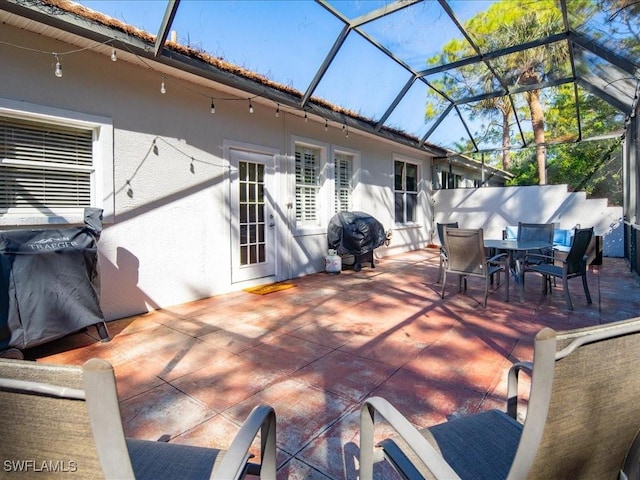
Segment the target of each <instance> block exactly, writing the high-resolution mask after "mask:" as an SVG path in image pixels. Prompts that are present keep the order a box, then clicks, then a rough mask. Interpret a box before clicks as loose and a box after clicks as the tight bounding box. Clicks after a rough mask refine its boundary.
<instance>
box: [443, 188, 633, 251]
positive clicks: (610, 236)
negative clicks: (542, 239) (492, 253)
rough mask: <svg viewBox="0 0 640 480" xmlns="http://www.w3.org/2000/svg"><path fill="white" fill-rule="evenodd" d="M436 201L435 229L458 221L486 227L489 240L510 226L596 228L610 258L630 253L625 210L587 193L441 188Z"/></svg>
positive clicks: (515, 189)
mask: <svg viewBox="0 0 640 480" xmlns="http://www.w3.org/2000/svg"><path fill="white" fill-rule="evenodd" d="M433 202H434V210H435V214H434V225H435V223H446V222H455V221H457V222H458V223H459V224H460V226H465V227H468V228H483V229H484V236H485V238H501V237H502V230H503V229H504V228H505V226H507V225H517V224H518V222H519V221H520V222H527V223H556V224H558V225H559V228H563V229H571V228H574V227H576V226H577V225H579V226H580V227H583V228H585V227H594V231H595V234H596V235H601V236H602V237H603V245H604V251H603V254H604V255H605V256H610V257H622V256H623V255H624V248H623V247H624V246H623V224H622V207H609V206H607V200H606V199H587V198H586V195H585V193H584V192H568V190H567V185H544V186H528V187H501V188H497V187H489V188H475V189H456V190H438V191H436V192H435V193H434V195H433ZM434 242H436V243H437V235H436V236H435V237H434Z"/></svg>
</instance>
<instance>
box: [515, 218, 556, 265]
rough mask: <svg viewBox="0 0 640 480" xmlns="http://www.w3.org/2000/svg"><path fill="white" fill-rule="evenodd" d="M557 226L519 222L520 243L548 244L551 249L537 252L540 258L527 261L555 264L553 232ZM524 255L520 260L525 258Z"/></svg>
mask: <svg viewBox="0 0 640 480" xmlns="http://www.w3.org/2000/svg"><path fill="white" fill-rule="evenodd" d="M554 229H555V225H554V224H553V223H523V222H518V237H517V239H518V241H519V242H548V243H549V245H551V246H550V247H549V248H544V249H540V250H536V251H535V252H532V253H535V254H538V255H540V256H539V257H532V258H530V259H528V260H527V261H530V262H536V263H553V232H554ZM524 256H525V255H524V254H523V255H522V257H521V258H520V260H521V259H523V258H524Z"/></svg>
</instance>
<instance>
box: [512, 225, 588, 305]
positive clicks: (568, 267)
mask: <svg viewBox="0 0 640 480" xmlns="http://www.w3.org/2000/svg"><path fill="white" fill-rule="evenodd" d="M592 237H593V227H591V228H577V229H576V230H575V234H574V236H573V242H572V244H571V249H570V250H569V253H568V254H567V256H566V258H565V259H563V260H562V265H556V264H555V263H537V264H536V260H538V259H540V258H542V259H546V260H549V261H550V260H553V261H554V262H555V261H556V260H555V258H554V257H553V256H548V255H539V254H527V255H526V257H525V268H524V271H523V275H526V273H527V272H536V273H540V274H541V275H542V291H543V293H547V291H549V292H550V291H551V279H556V278H561V279H562V288H563V289H564V296H565V298H566V299H567V307H568V308H569V310H573V302H572V301H571V295H570V293H569V279H570V278H576V277H580V278H582V287H583V288H584V294H585V296H586V297H587V303H591V295H590V293H589V285H588V284H587V260H588V256H587V254H586V253H587V248H589V244H590V243H591V238H592ZM530 259H531V262H530ZM558 261H559V260H558Z"/></svg>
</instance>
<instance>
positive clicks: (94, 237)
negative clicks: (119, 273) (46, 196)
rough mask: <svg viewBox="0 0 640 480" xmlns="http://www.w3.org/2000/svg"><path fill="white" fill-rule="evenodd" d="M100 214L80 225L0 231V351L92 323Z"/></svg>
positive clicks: (98, 315)
mask: <svg viewBox="0 0 640 480" xmlns="http://www.w3.org/2000/svg"><path fill="white" fill-rule="evenodd" d="M101 232H102V210H99V209H86V210H85V224H84V225H83V226H79V227H70V228H61V229H41V230H11V231H4V232H0V351H2V350H6V349H9V348H17V349H24V348H30V347H34V346H37V345H40V344H42V343H45V342H47V341H51V340H55V339H57V338H60V337H63V336H65V335H67V334H70V333H73V332H75V331H78V330H81V329H83V328H85V327H88V326H90V325H95V326H96V328H97V330H98V333H99V335H100V337H101V338H102V339H103V340H106V339H108V337H109V334H108V331H107V326H106V323H105V320H104V316H103V314H102V310H101V308H100V300H99V276H98V247H97V242H98V238H99V237H100V233H101Z"/></svg>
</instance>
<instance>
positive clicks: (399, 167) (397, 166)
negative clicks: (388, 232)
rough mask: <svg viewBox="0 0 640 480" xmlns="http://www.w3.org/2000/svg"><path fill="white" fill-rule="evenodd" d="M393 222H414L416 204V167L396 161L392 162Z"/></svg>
mask: <svg viewBox="0 0 640 480" xmlns="http://www.w3.org/2000/svg"><path fill="white" fill-rule="evenodd" d="M394 191H395V220H396V223H411V222H415V221H416V205H417V202H418V166H417V165H415V164H413V163H408V162H404V161H398V160H396V161H395V162H394Z"/></svg>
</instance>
